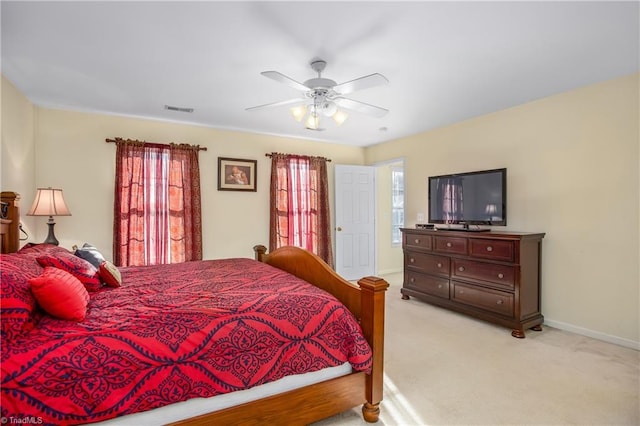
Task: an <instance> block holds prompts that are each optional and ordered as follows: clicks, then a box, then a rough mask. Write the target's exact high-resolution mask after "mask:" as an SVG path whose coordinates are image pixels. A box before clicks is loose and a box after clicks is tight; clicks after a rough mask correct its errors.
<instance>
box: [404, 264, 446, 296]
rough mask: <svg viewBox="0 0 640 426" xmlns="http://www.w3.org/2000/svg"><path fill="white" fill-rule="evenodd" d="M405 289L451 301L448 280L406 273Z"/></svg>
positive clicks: (411, 272) (416, 273)
mask: <svg viewBox="0 0 640 426" xmlns="http://www.w3.org/2000/svg"><path fill="white" fill-rule="evenodd" d="M404 287H406V288H410V289H412V290H416V291H419V292H421V293H426V294H430V295H432V296H438V297H442V298H443V299H449V280H448V279H446V278H442V277H436V276H433V275H426V274H421V273H419V272H414V271H406V272H405V276H404Z"/></svg>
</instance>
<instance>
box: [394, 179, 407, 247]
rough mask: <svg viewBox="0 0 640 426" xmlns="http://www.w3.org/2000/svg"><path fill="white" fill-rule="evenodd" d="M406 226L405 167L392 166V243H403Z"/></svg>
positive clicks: (396, 244)
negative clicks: (402, 229)
mask: <svg viewBox="0 0 640 426" xmlns="http://www.w3.org/2000/svg"><path fill="white" fill-rule="evenodd" d="M403 226H404V168H402V167H391V245H392V246H393V247H396V246H399V245H401V244H402V233H401V232H400V228H402V227H403Z"/></svg>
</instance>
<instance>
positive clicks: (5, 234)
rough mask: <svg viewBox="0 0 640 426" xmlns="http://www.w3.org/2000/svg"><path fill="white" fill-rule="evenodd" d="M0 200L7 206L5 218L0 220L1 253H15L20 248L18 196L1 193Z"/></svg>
mask: <svg viewBox="0 0 640 426" xmlns="http://www.w3.org/2000/svg"><path fill="white" fill-rule="evenodd" d="M0 200H1V201H2V202H4V203H7V204H9V206H8V207H7V217H6V218H3V219H2V224H1V225H0V238H1V240H0V242H1V244H2V247H1V249H2V253H15V252H17V251H18V248H20V194H18V193H17V192H10V191H2V192H1V193H0Z"/></svg>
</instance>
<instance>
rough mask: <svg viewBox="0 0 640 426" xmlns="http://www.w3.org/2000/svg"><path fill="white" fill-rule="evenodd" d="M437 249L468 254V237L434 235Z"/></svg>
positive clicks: (444, 251)
mask: <svg viewBox="0 0 640 426" xmlns="http://www.w3.org/2000/svg"><path fill="white" fill-rule="evenodd" d="M433 239H434V240H435V250H436V251H441V252H443V253H455V254H467V241H468V240H467V239H466V238H462V237H433Z"/></svg>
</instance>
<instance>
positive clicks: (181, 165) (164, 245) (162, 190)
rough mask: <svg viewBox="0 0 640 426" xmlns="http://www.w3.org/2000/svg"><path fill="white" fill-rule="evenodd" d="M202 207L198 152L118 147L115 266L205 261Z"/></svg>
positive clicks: (177, 148) (144, 145) (140, 145)
mask: <svg viewBox="0 0 640 426" xmlns="http://www.w3.org/2000/svg"><path fill="white" fill-rule="evenodd" d="M200 204H201V203H200V172H199V162H198V148H197V147H192V146H189V145H174V144H172V145H158V144H149V143H140V142H134V141H121V142H118V144H117V148H116V182H115V197H114V236H113V256H114V263H115V264H116V265H118V266H133V265H154V264H163V263H177V262H184V261H188V260H199V259H202V225H201V209H200Z"/></svg>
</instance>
